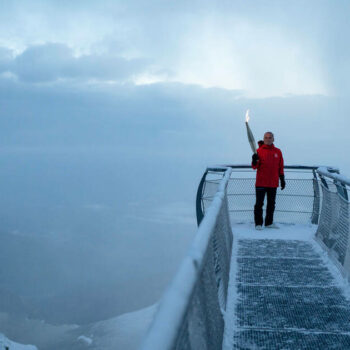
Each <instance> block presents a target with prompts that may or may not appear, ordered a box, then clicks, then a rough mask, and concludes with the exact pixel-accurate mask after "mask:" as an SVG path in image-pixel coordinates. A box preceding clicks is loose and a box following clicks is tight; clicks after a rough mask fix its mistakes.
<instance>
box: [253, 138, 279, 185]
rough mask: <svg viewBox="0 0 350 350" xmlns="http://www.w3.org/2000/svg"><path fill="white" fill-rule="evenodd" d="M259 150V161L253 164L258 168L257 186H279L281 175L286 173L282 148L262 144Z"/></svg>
mask: <svg viewBox="0 0 350 350" xmlns="http://www.w3.org/2000/svg"><path fill="white" fill-rule="evenodd" d="M257 152H258V156H259V160H258V163H257V165H253V164H252V168H253V169H257V170H258V171H257V174H256V183H255V187H278V184H279V176H280V175H283V174H284V171H283V156H282V152H281V150H280V149H279V148H277V147H275V146H274V145H273V144H272V145H271V146H269V145H262V146H261V147H259V148H258V150H257Z"/></svg>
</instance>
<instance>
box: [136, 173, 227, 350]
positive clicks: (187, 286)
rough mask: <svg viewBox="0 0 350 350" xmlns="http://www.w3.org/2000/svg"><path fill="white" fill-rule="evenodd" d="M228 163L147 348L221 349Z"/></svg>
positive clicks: (144, 349)
mask: <svg viewBox="0 0 350 350" xmlns="http://www.w3.org/2000/svg"><path fill="white" fill-rule="evenodd" d="M231 172H232V169H230V168H226V169H225V171H224V172H223V173H222V175H223V177H222V178H221V180H220V181H219V183H218V186H217V191H216V194H215V196H214V197H213V199H212V204H211V206H210V208H208V210H207V211H206V215H205V217H204V218H203V220H202V222H201V225H200V226H199V228H198V233H197V235H196V237H195V240H194V242H193V245H192V247H191V249H190V251H189V254H188V255H187V257H186V258H185V260H184V261H183V263H182V265H181V267H180V269H179V271H178V273H177V274H176V277H175V279H174V280H173V282H172V284H171V285H170V287H169V288H168V290H167V292H166V293H165V295H164V297H163V299H162V301H161V303H160V305H159V309H158V312H157V314H156V317H155V319H154V321H153V324H152V326H151V328H150V331H149V332H148V335H147V337H146V339H145V341H144V343H143V345H142V347H141V349H142V350H170V349H179V350H180V349H181V350H184V349H193V350H198V349H201V350H202V349H203V350H205V349H221V346H222V340H223V332H224V319H223V314H224V312H225V309H226V297H227V295H226V293H227V286H228V278H229V267H230V260H231V248H232V231H231V225H230V220H229V212H228V202H227V195H226V193H227V184H228V182H229V179H230V175H231Z"/></svg>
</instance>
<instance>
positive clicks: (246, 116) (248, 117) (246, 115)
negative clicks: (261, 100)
mask: <svg viewBox="0 0 350 350" xmlns="http://www.w3.org/2000/svg"><path fill="white" fill-rule="evenodd" d="M249 119H250V116H249V109H247V112H246V114H245V121H246V123H248V122H249Z"/></svg>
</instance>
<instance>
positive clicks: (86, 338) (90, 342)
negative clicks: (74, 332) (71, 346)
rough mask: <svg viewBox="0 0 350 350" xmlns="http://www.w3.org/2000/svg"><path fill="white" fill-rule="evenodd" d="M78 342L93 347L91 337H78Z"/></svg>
mask: <svg viewBox="0 0 350 350" xmlns="http://www.w3.org/2000/svg"><path fill="white" fill-rule="evenodd" d="M78 341H80V342H82V343H84V344H86V345H91V344H92V339H91V338H89V337H86V336H85V335H81V336H79V337H78Z"/></svg>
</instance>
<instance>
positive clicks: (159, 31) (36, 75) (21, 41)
mask: <svg viewBox="0 0 350 350" xmlns="http://www.w3.org/2000/svg"><path fill="white" fill-rule="evenodd" d="M2 10H3V11H2V12H1V13H0V32H1V33H2V37H1V38H0V45H2V46H3V47H6V48H10V49H11V50H13V51H14V53H16V54H17V55H18V54H22V55H23V57H22V55H20V56H18V60H17V59H16V62H17V64H18V65H19V66H18V65H17V66H16V67H14V68H13V69H14V70H16V71H17V73H16V74H18V75H19V76H20V79H22V80H23V81H27V82H34V81H35V82H37V81H51V80H52V79H75V80H76V79H91V80H94V79H97V80H104V81H110V80H112V81H113V80H118V81H120V80H121V81H125V80H128V81H134V82H136V83H137V84H150V83H154V82H179V83H184V84H199V85H200V86H203V87H208V86H209V87H221V88H226V89H240V90H245V92H246V95H247V96H253V97H256V96H259V97H266V96H281V95H285V94H288V93H291V94H304V95H305V94H324V95H332V94H333V95H336V94H344V90H345V93H347V92H348V91H349V86H348V82H347V80H346V78H344V76H345V75H346V72H348V71H349V65H348V63H347V62H349V55H350V53H349V50H348V49H347V47H348V45H347V41H346V38H347V37H348V36H349V26H348V24H347V18H346V14H347V13H348V10H349V3H348V2H346V1H338V2H336V4H335V3H334V2H332V1H324V2H322V3H321V4H320V3H319V1H312V0H310V1H308V2H307V3H305V1H299V0H296V1H293V2H290V3H280V2H276V1H272V0H271V1H264V2H261V1H251V2H237V1H235V2H232V1H220V2H219V3H218V2H212V1H201V2H199V1H191V2H190V3H189V2H186V1H177V2H176V3H169V2H168V3H164V2H162V1H158V0H150V1H148V2H140V1H128V2H127V3H126V2H120V1H119V2H118V1H109V0H105V1H102V2H99V3H93V2H82V1H76V2H73V3H71V2H67V1H63V2H59V3H58V2H56V1H52V2H46V1H33V2H30V4H29V3H26V2H24V1H17V2H14V3H11V5H7V6H4V8H3V9H2ZM48 43H60V44H48ZM59 45H63V47H62V48H59V47H57V46H59ZM53 46H56V47H53ZM67 50H68V51H67ZM50 52H51V56H50ZM56 55H57V57H56ZM46 56H50V57H49V58H50V59H49V61H50V62H51V63H48V62H47V61H46V60H45V57H46ZM62 60H63V61H62ZM23 61H24V62H23ZM26 62H27V63H26ZM150 62H151V63H150ZM31 64H33V66H32V67H31ZM50 64H51V69H52V72H51V71H50V68H49V67H50ZM160 72H163V73H160ZM164 72H165V73H164Z"/></svg>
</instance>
